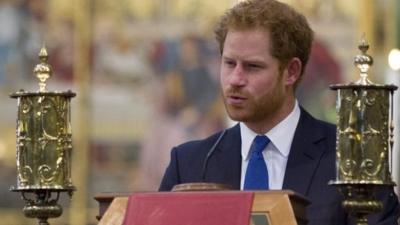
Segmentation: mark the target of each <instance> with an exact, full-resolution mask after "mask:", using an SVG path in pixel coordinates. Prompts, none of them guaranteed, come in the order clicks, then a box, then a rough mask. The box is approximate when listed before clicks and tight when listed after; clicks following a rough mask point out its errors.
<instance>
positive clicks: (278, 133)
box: [240, 100, 300, 160]
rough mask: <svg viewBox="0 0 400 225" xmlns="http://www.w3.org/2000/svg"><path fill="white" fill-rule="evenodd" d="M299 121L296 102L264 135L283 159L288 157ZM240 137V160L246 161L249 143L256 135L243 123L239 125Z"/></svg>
mask: <svg viewBox="0 0 400 225" xmlns="http://www.w3.org/2000/svg"><path fill="white" fill-rule="evenodd" d="M299 119H300V107H299V104H298V102H297V100H296V103H295V105H294V108H293V110H292V112H291V113H290V114H289V115H288V116H287V117H286V118H285V119H284V120H282V121H281V122H280V123H278V124H277V125H276V126H275V127H273V128H272V129H271V130H269V131H268V132H267V133H266V134H265V135H266V136H267V137H268V138H269V139H270V140H271V142H270V143H272V144H273V145H274V147H275V149H277V150H278V151H279V153H280V154H282V155H283V156H284V157H288V155H289V152H290V146H291V144H292V141H293V137H294V132H295V130H296V127H297V123H298V122H299ZM240 135H241V138H242V159H246V160H247V158H248V157H249V151H250V146H251V143H252V142H253V140H254V138H255V137H256V136H257V135H258V134H257V133H255V132H254V131H252V130H250V128H248V127H247V126H246V125H245V124H244V123H240Z"/></svg>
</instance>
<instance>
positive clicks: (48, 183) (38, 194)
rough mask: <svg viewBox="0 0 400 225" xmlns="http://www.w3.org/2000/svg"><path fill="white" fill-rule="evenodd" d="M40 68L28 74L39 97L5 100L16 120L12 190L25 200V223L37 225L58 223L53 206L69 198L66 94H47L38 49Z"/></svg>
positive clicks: (46, 71)
mask: <svg viewBox="0 0 400 225" xmlns="http://www.w3.org/2000/svg"><path fill="white" fill-rule="evenodd" d="M39 59H40V61H41V63H40V64H38V65H36V66H35V68H34V74H35V75H36V77H37V78H38V79H39V91H37V92H26V91H24V90H20V91H18V92H15V93H12V94H11V95H10V96H11V98H16V99H17V100H18V118H17V128H16V133H17V134H16V135H17V152H16V153H17V186H16V187H11V191H14V192H21V195H22V198H23V199H24V200H25V206H24V208H23V212H24V214H25V216H26V217H30V218H38V219H39V225H48V224H49V223H48V222H47V220H48V218H54V217H59V216H60V215H61V214H62V207H61V206H60V205H59V204H58V203H57V202H58V199H59V196H60V193H62V192H67V193H68V194H69V195H70V196H72V193H73V191H75V187H74V186H73V185H72V181H71V153H72V131H71V121H70V120H71V109H70V100H71V98H72V97H74V96H75V93H73V92H71V91H67V92H49V91H47V90H46V81H47V79H48V78H50V77H51V75H52V69H51V66H50V65H49V64H48V63H47V60H48V54H47V51H46V49H45V48H44V47H43V48H42V49H41V50H40V53H39Z"/></svg>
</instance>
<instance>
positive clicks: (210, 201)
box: [123, 192, 253, 225]
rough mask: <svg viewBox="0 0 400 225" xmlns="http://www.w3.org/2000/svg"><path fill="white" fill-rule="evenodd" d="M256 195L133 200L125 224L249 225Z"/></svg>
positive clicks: (148, 195)
mask: <svg viewBox="0 0 400 225" xmlns="http://www.w3.org/2000/svg"><path fill="white" fill-rule="evenodd" d="M252 202H253V193H252V192H179V193H178V192H159V193H135V194H132V195H131V196H130V197H129V201H128V206H127V209H126V213H125V218H124V223H123V224H124V225H247V224H249V222H250V214H251V207H252Z"/></svg>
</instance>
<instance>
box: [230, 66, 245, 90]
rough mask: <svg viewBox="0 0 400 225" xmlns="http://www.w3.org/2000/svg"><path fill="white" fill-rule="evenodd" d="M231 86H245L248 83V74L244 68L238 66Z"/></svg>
mask: <svg viewBox="0 0 400 225" xmlns="http://www.w3.org/2000/svg"><path fill="white" fill-rule="evenodd" d="M229 83H230V85H232V86H244V85H246V83H247V79H246V74H245V73H244V71H243V68H242V67H241V66H240V65H237V66H236V67H235V68H234V69H233V70H232V73H231V76H230V80H229Z"/></svg>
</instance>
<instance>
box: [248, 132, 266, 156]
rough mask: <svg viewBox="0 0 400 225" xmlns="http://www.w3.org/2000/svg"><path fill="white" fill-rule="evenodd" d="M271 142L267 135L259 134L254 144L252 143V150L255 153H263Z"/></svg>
mask: <svg viewBox="0 0 400 225" xmlns="http://www.w3.org/2000/svg"><path fill="white" fill-rule="evenodd" d="M269 142H270V140H269V138H268V137H267V136H265V135H257V136H256V137H255V138H254V140H253V144H252V145H251V150H252V151H253V152H254V153H261V152H262V151H263V150H264V148H265V147H266V146H267V145H268V143H269Z"/></svg>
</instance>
